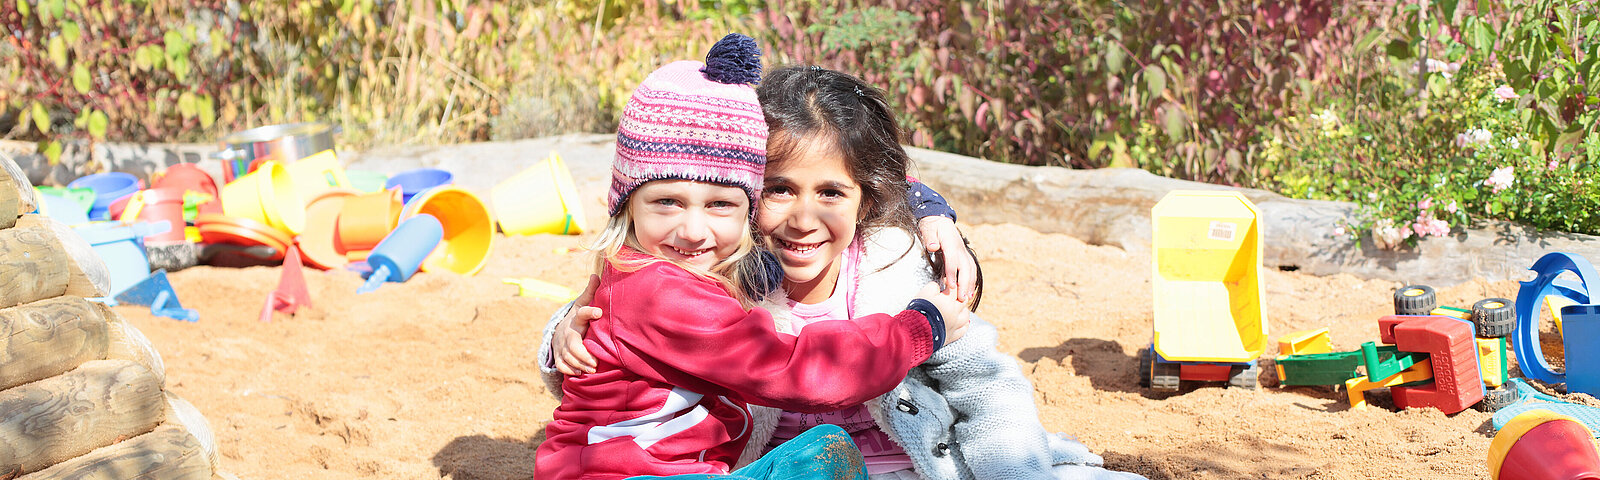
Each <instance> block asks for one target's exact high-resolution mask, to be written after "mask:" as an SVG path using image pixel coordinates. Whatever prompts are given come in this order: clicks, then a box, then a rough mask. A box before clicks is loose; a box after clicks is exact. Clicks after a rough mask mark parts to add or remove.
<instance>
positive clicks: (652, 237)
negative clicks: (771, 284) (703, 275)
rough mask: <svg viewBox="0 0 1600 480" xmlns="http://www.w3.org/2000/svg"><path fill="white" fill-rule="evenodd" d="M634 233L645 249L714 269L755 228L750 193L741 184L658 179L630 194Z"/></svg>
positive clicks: (689, 263)
mask: <svg viewBox="0 0 1600 480" xmlns="http://www.w3.org/2000/svg"><path fill="white" fill-rule="evenodd" d="M628 211H629V214H630V215H632V216H633V237H634V240H636V241H638V242H639V246H640V248H642V249H644V251H645V253H649V254H651V255H655V256H658V257H661V258H665V259H668V260H675V261H678V262H682V263H685V264H688V265H694V266H696V267H700V268H702V269H705V270H706V271H711V267H712V266H714V265H716V264H717V262H719V261H722V259H725V258H728V257H729V256H731V255H733V254H734V252H737V251H738V250H739V242H740V239H741V238H742V237H744V236H747V235H749V234H750V231H749V230H747V227H748V226H749V225H750V220H749V218H750V217H749V215H750V197H748V196H746V195H745V193H744V190H742V189H740V188H738V187H729V186H725V185H717V184H714V183H705V182H696V181H691V180H655V181H651V182H648V183H645V184H644V185H640V186H639V188H638V189H636V190H634V191H633V194H632V195H629V197H628Z"/></svg>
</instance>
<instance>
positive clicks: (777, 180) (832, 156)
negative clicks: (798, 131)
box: [756, 141, 862, 304]
mask: <svg viewBox="0 0 1600 480" xmlns="http://www.w3.org/2000/svg"><path fill="white" fill-rule="evenodd" d="M793 154H794V155H792V157H791V159H789V160H787V161H783V162H778V163H776V164H773V163H768V164H767V172H766V182H765V186H764V187H763V188H762V191H761V205H760V206H759V208H758V210H757V211H756V228H758V229H760V230H761V233H762V234H763V235H765V236H766V238H767V242H768V246H769V247H770V248H771V249H772V252H773V253H774V254H776V255H777V257H778V261H779V262H780V263H782V264H783V275H784V280H783V287H784V290H786V291H788V292H789V298H790V299H793V300H795V301H798V302H800V303H807V304H810V303H818V302H821V301H823V300H826V299H827V298H828V297H829V296H830V295H833V289H834V286H835V285H836V284H837V283H838V279H839V266H840V258H841V257H842V256H843V254H844V251H845V248H846V247H848V246H849V245H850V241H851V240H852V239H854V238H855V236H856V221H857V220H859V219H860V211H861V198H862V190H861V186H860V185H859V184H857V183H856V181H855V180H854V179H853V178H852V177H851V176H850V171H849V169H848V168H846V166H845V158H844V156H843V155H841V154H840V153H839V152H838V149H836V148H834V147H833V146H832V145H831V144H830V143H829V142H822V141H811V142H808V143H807V144H805V145H799V146H798V148H795V149H794V150H793Z"/></svg>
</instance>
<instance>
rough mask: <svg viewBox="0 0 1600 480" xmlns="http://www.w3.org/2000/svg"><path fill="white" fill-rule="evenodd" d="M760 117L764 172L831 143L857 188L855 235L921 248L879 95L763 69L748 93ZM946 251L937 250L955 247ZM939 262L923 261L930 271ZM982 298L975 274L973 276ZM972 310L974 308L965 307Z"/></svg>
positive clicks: (896, 131)
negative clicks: (883, 232) (895, 233)
mask: <svg viewBox="0 0 1600 480" xmlns="http://www.w3.org/2000/svg"><path fill="white" fill-rule="evenodd" d="M756 95H757V97H758V98H759V99H760V100H761V108H762V110H763V111H765V112H766V117H767V130H768V136H767V167H768V168H772V166H774V165H782V164H783V163H784V162H789V161H793V160H795V159H796V157H798V156H799V153H801V152H799V150H800V149H801V148H804V147H805V146H806V145H807V144H808V142H813V141H827V140H832V142H833V147H834V148H835V151H837V152H838V153H839V154H840V155H841V156H843V157H844V159H845V169H846V170H848V171H849V172H850V177H851V179H852V180H854V181H855V182H856V184H858V185H860V186H861V192H862V194H861V197H862V198H861V214H860V215H859V216H858V218H857V220H856V231H857V232H858V234H861V235H864V234H866V233H870V232H871V231H872V230H875V229H879V228H885V227H888V228H900V229H902V230H905V231H906V232H907V233H910V234H911V236H912V241H915V242H921V238H920V237H921V235H920V234H919V233H918V228H917V225H916V223H917V220H916V216H915V215H913V214H912V213H911V205H910V203H909V202H907V201H906V195H907V192H909V191H910V189H911V184H910V183H909V182H908V181H907V180H906V171H907V169H908V168H909V166H910V164H911V156H910V155H909V154H907V153H906V149H905V147H902V146H900V125H899V124H897V123H895V119H894V112H893V111H892V110H890V109H889V102H888V101H886V100H884V96H883V92H882V91H880V90H878V89H877V88H876V87H873V86H872V85H869V84H867V82H864V81H862V80H861V79H860V78H856V77H855V76H854V75H850V74H848V73H843V72H836V71H833V70H828V69H826V68H822V67H817V66H814V65H813V66H803V65H789V66H784V67H779V68H778V69H776V70H773V71H771V72H770V73H768V74H767V76H766V77H765V78H763V79H762V80H761V84H760V85H759V86H758V87H756ZM963 247H964V246H955V245H949V246H946V247H945V248H963ZM941 260H942V259H941V258H937V257H934V258H931V259H930V262H931V263H933V264H934V267H935V268H936V269H937V271H942V270H943V263H944V262H943V261H941ZM978 274H979V293H978V294H977V295H975V296H974V300H976V299H978V298H980V297H981V295H982V293H981V292H982V286H981V285H982V281H983V280H982V270H979V272H978ZM972 305H973V308H977V302H976V301H974V302H973V303H972Z"/></svg>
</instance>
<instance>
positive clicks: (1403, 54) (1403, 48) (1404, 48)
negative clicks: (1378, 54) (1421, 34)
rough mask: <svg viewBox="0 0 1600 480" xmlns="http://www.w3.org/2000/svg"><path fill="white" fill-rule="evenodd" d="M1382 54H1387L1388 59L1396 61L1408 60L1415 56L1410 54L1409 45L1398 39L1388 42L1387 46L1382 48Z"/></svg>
mask: <svg viewBox="0 0 1600 480" xmlns="http://www.w3.org/2000/svg"><path fill="white" fill-rule="evenodd" d="M1384 52H1385V53H1388V54H1389V56H1390V57H1394V58H1395V59H1396V60H1410V59H1411V57H1414V56H1416V54H1414V53H1412V51H1411V43H1410V42H1407V41H1405V40H1399V39H1396V40H1390V41H1389V45H1387V46H1386V47H1384Z"/></svg>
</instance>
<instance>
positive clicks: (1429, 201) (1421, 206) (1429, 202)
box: [1417, 197, 1433, 210]
mask: <svg viewBox="0 0 1600 480" xmlns="http://www.w3.org/2000/svg"><path fill="white" fill-rule="evenodd" d="M1429 208H1433V198H1432V197H1422V201H1420V202H1417V210H1427V209H1429Z"/></svg>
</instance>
